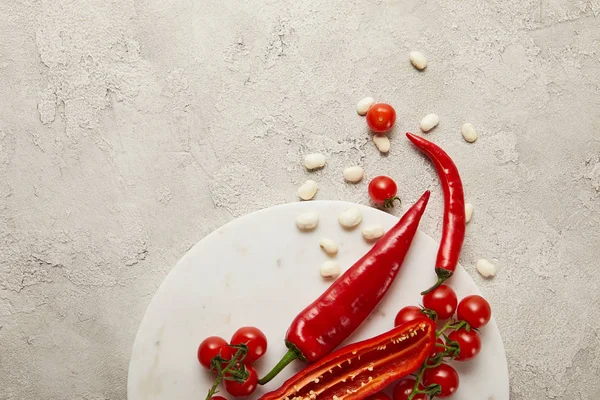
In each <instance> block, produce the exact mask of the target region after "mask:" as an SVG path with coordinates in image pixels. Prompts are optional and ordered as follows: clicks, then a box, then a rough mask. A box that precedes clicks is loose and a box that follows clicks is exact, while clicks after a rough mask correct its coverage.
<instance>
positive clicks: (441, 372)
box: [423, 364, 458, 397]
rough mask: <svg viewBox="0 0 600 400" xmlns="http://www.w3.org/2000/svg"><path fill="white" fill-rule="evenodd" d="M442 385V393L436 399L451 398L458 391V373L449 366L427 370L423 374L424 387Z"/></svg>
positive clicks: (443, 365) (444, 365)
mask: <svg viewBox="0 0 600 400" xmlns="http://www.w3.org/2000/svg"><path fill="white" fill-rule="evenodd" d="M429 385H440V386H441V389H442V391H441V392H440V394H436V397H448V396H451V395H452V394H453V393H454V392H456V389H458V373H457V372H456V370H455V369H454V368H452V367H451V366H449V365H448V364H441V365H440V366H438V367H435V368H429V369H426V370H425V372H424V373H423V386H424V387H428V386H429Z"/></svg>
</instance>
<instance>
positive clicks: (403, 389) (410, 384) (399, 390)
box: [394, 378, 427, 400]
mask: <svg viewBox="0 0 600 400" xmlns="http://www.w3.org/2000/svg"><path fill="white" fill-rule="evenodd" d="M414 387H415V379H414V378H407V379H402V380H401V381H400V382H398V383H397V384H396V386H394V400H408V397H409V396H410V394H411V393H412V390H413V388H414ZM413 400H427V396H426V395H424V394H417V395H415V397H413Z"/></svg>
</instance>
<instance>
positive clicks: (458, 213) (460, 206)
mask: <svg viewBox="0 0 600 400" xmlns="http://www.w3.org/2000/svg"><path fill="white" fill-rule="evenodd" d="M406 137H408V139H409V140H410V141H411V142H412V143H413V144H414V145H415V146H417V148H418V149H419V150H421V151H422V152H423V153H425V154H426V155H427V157H429V159H430V160H431V162H433V165H434V166H435V169H436V170H437V173H438V176H439V177H440V181H441V184H442V190H443V191H444V225H443V227H442V239H441V242H440V248H439V250H438V254H437V259H436V261H435V272H436V274H437V276H438V280H437V282H436V284H435V285H433V286H432V287H431V288H429V289H427V290H426V291H424V292H423V293H421V294H427V293H429V292H431V291H432V290H434V289H435V288H437V287H438V286H440V285H441V284H442V283H444V281H446V280H447V279H448V278H450V277H451V276H452V274H453V273H454V270H455V269H456V265H457V264H458V257H459V256H460V250H461V249H462V245H463V241H464V240H465V230H466V222H465V194H464V192H463V186H462V182H461V180H460V175H459V174H458V169H457V168H456V165H455V164H454V162H453V161H452V159H451V158H450V156H449V155H448V154H446V152H445V151H444V150H442V149H441V148H440V147H439V146H437V145H436V144H433V143H431V142H430V141H428V140H425V139H423V138H422V137H419V136H415V135H413V134H412V133H410V132H406Z"/></svg>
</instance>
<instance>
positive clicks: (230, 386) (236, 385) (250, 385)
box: [225, 365, 258, 397]
mask: <svg viewBox="0 0 600 400" xmlns="http://www.w3.org/2000/svg"><path fill="white" fill-rule="evenodd" d="M246 369H247V370H248V373H249V374H248V379H246V380H245V381H244V382H241V383H240V382H236V381H230V380H225V390H227V393H229V394H230V395H232V396H233V397H244V396H250V395H251V394H252V393H254V391H255V390H256V386H257V385H258V374H257V373H256V370H255V369H254V368H252V367H251V366H249V365H246Z"/></svg>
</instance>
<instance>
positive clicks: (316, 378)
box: [260, 318, 436, 400]
mask: <svg viewBox="0 0 600 400" xmlns="http://www.w3.org/2000/svg"><path fill="white" fill-rule="evenodd" d="M435 341H436V333H435V322H433V321H432V320H430V319H428V318H419V319H416V320H414V321H410V322H407V323H405V324H403V325H400V326H397V327H396V328H394V329H392V330H391V331H388V332H386V333H383V334H381V335H379V336H375V337H374V338H371V339H368V340H364V341H362V342H358V343H354V344H351V345H348V346H345V347H342V348H341V349H338V350H336V351H335V352H333V353H331V354H330V355H329V356H327V357H325V358H324V359H322V360H321V361H319V362H318V363H315V364H312V365H310V366H308V367H307V368H305V369H304V370H302V371H300V372H299V373H297V374H296V375H294V376H293V377H291V378H290V379H288V380H287V381H286V382H285V383H284V384H283V386H282V387H281V388H279V389H278V390H276V391H273V392H270V393H267V394H265V395H263V396H262V397H261V398H260V400H304V399H311V400H318V399H319V398H322V399H334V400H358V399H364V398H366V397H367V396H369V395H370V394H373V393H375V392H377V391H379V390H381V389H383V388H385V387H386V386H388V385H389V384H390V383H392V382H394V381H396V380H398V379H400V378H402V377H404V376H406V375H408V374H410V373H412V372H414V371H415V370H417V369H418V368H419V367H420V366H421V364H423V362H425V360H426V359H427V357H428V355H429V353H431V350H432V349H433V346H434V345H435Z"/></svg>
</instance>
